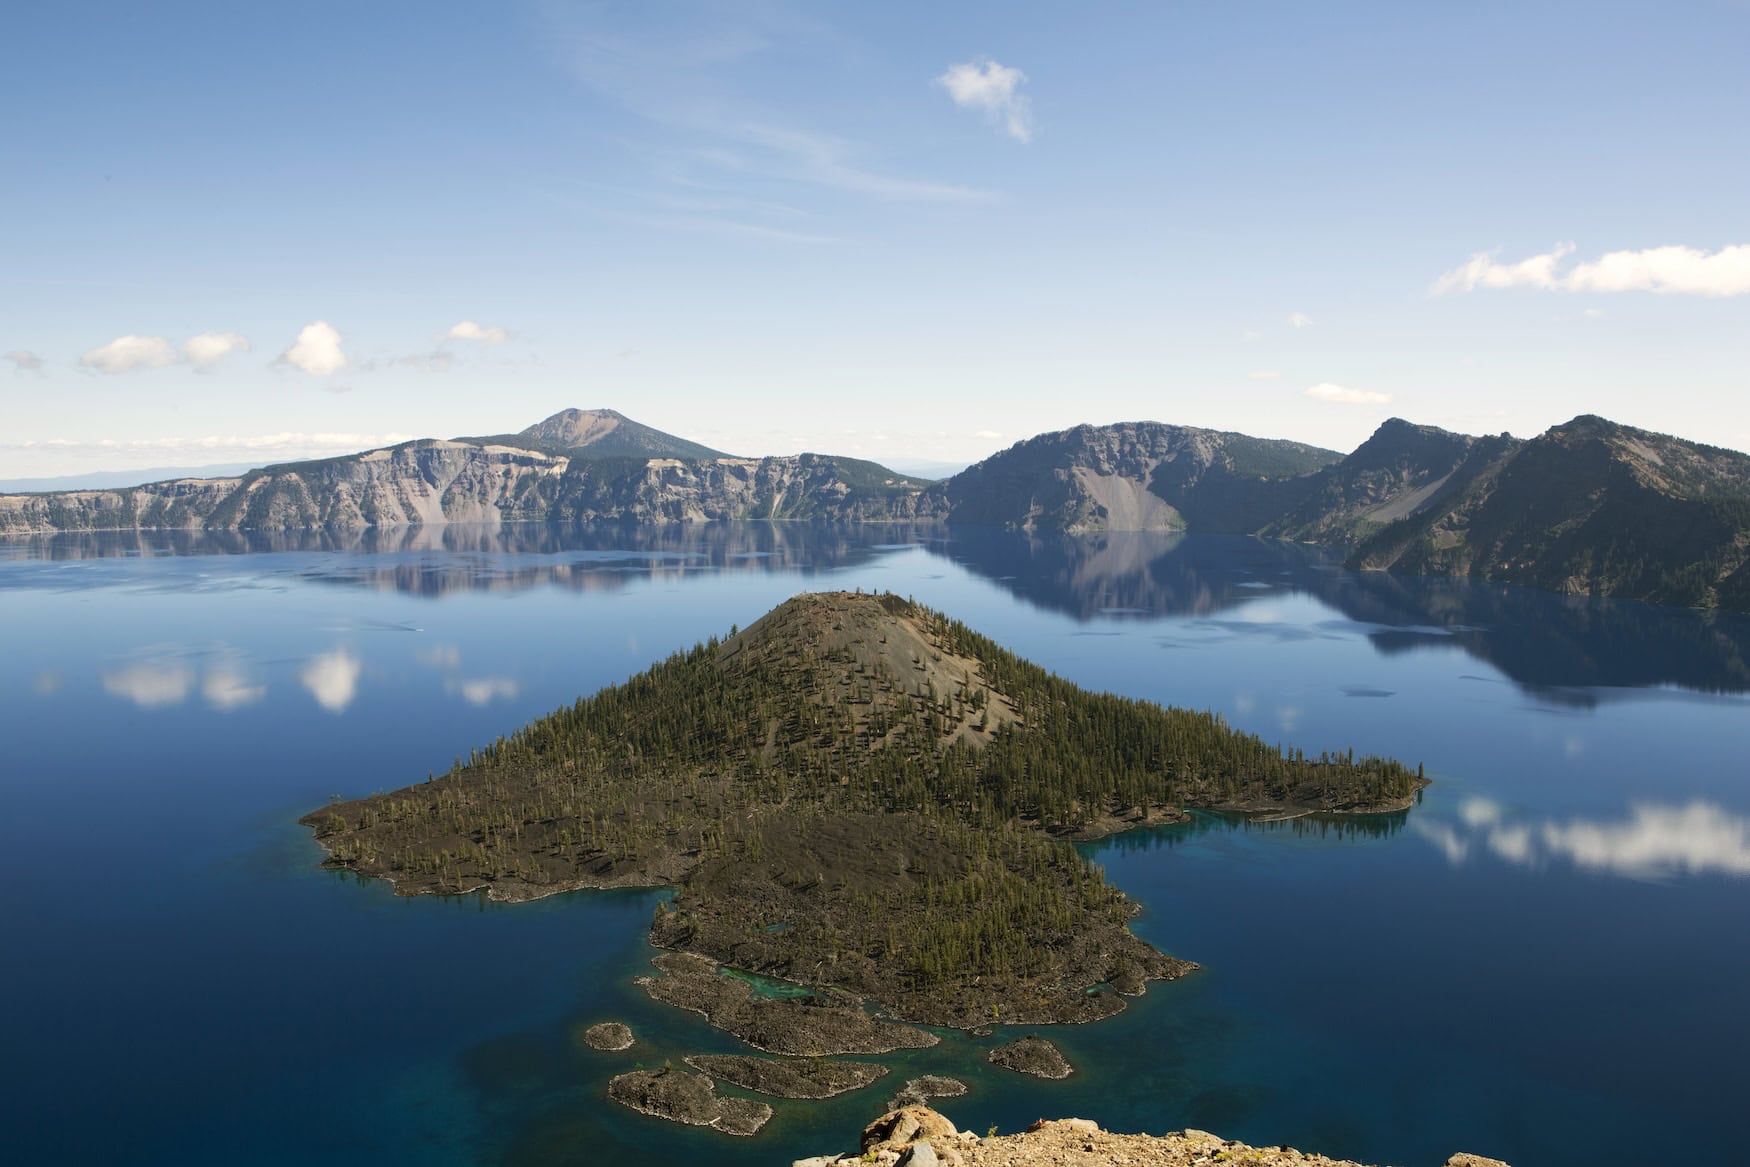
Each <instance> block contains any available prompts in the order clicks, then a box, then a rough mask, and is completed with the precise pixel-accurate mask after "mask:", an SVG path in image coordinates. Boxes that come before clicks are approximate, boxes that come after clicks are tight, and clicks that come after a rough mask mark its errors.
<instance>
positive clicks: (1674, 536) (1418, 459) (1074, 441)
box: [0, 409, 1750, 611]
mask: <svg viewBox="0 0 1750 1167" xmlns="http://www.w3.org/2000/svg"><path fill="white" fill-rule="evenodd" d="M723 519H808V520H813V519H819V520H830V521H878V522H886V521H919V522H948V523H963V524H983V525H988V526H995V527H1008V528H1014V529H1020V530H1040V531H1049V530H1055V531H1068V532H1074V533H1084V532H1090V531H1123V530H1129V531H1173V530H1193V531H1220V532H1230V533H1239V534H1249V535H1260V536H1264V537H1269V538H1278V539H1291V540H1297V541H1301V542H1309V543H1317V544H1320V545H1324V546H1329V547H1336V548H1340V549H1342V550H1343V551H1344V552H1345V553H1346V555H1347V556H1348V565H1349V566H1351V567H1353V568H1357V569H1374V570H1390V571H1399V572H1409V573H1415V574H1450V575H1470V576H1477V577H1481V578H1484V579H1489V580H1498V581H1503V582H1510V583H1519V584H1526V585H1529V586H1534V587H1540V588H1546V589H1550V590H1554V591H1559V592H1566V593H1571V594H1594V595H1612V596H1619V597H1623V598H1629V599H1639V600H1646V601H1650V602H1654V603H1663V604H1676V605H1683V606H1691V607H1720V608H1728V609H1734V610H1739V611H1750V455H1746V454H1742V453H1739V452H1737V451H1733V450H1724V449H1718V448H1715V447H1711V446H1704V445H1701V444H1698V443H1695V442H1688V441H1684V440H1682V439H1680V438H1675V437H1670V436H1667V435H1663V434H1655V433H1651V432H1648V431H1646V430H1639V429H1635V428H1633V427H1630V426H1625V425H1620V424H1618V423H1615V422H1611V421H1608V420H1606V419H1604V418H1600V417H1593V416H1582V417H1578V418H1575V419H1574V420H1573V421H1571V422H1568V423H1566V424H1564V425H1560V426H1556V427H1554V428H1552V429H1551V430H1549V431H1548V432H1546V433H1544V434H1542V435H1541V436H1539V437H1537V438H1533V439H1530V440H1528V441H1527V440H1521V439H1518V438H1514V437H1512V436H1511V435H1508V434H1499V435H1493V436H1484V437H1473V436H1469V435H1465V434H1455V433H1451V432H1448V431H1446V430H1441V429H1438V428H1436V427H1433V426H1422V425H1415V424H1412V423H1410V422H1407V421H1404V420H1402V419H1398V418H1393V419H1391V420H1388V421H1386V422H1385V423H1383V424H1382V425H1381V426H1380V427H1379V429H1378V430H1377V431H1375V432H1374V434H1373V435H1372V436H1371V437H1370V438H1368V440H1367V441H1365V442H1363V443H1362V444H1361V446H1359V447H1358V448H1357V449H1356V450H1355V451H1354V452H1353V453H1351V454H1348V455H1343V454H1339V453H1337V452H1336V451H1333V450H1325V449H1320V448H1319V447H1316V446H1310V445H1305V444H1303V443H1299V442H1292V441H1282V440H1276V439H1265V438H1254V437H1250V436H1248V435H1245V434H1238V433H1230V432H1225V431H1219V430H1208V429H1199V428H1196V427H1191V426H1174V425H1165V424H1162V423H1159V422H1126V423H1121V424H1117V425H1106V426H1092V425H1083V426H1076V427H1075V428H1073V429H1069V430H1063V431H1060V432H1057V433H1049V434H1041V435H1039V436H1037V437H1034V438H1029V439H1027V440H1026V441H1023V442H1018V443H1016V444H1015V445H1014V446H1011V447H1010V448H1008V449H1006V450H1003V451H1000V452H999V453H997V454H994V455H992V456H991V457H989V458H986V459H985V460H984V461H982V462H979V463H977V464H975V465H973V466H970V467H968V468H966V469H965V470H963V471H961V472H960V473H958V474H955V475H953V476H952V477H950V478H947V479H944V480H941V481H939V482H930V481H927V480H925V479H921V478H915V477H911V476H908V475H904V474H900V473H897V472H895V471H893V470H890V469H888V468H886V467H884V466H881V465H879V464H877V463H874V462H867V461H862V460H860V459H855V458H846V457H840V456H835V455H829V454H794V455H785V456H777V457H765V458H736V457H732V456H730V455H726V454H722V453H720V452H718V451H715V450H711V449H709V448H707V447H705V446H701V445H699V444H698V443H695V442H690V441H688V440H687V439H684V438H679V437H676V436H674V435H672V434H666V433H663V432H662V431H660V430H656V429H653V428H651V427H649V426H645V425H642V424H640V423H638V422H635V421H632V420H631V419H630V418H627V417H625V416H624V415H623V414H619V413H616V412H615V411H613V410H606V409H600V410H579V409H568V410H564V411H562V412H560V413H557V414H554V415H553V416H552V417H549V418H547V419H545V420H543V421H541V422H538V423H536V424H535V425H533V426H530V427H528V428H527V429H524V430H522V431H521V432H519V433H516V434H507V435H502V436H496V437H487V438H459V439H455V440H453V441H439V440H434V439H422V440H419V441H413V442H406V443H403V444H401V445H398V446H390V447H387V448H384V449H380V450H371V451H367V452H364V453H361V454H354V455H348V456H345V457H340V458H329V459H325V460H321V461H314V462H294V463H287V464H284V465H278V466H269V467H265V468H263V469H260V470H251V471H249V472H247V473H245V474H243V475H241V476H239V477H235V478H219V479H172V480H168V481H164V482H157V483H149V484H147V485H144V486H138V487H131V488H122V489H111V490H87V491H59V492H54V493H46V494H9V495H0V534H4V533H42V532H51V531H62V530H114V529H130V530H131V529H184V530H201V529H204V530H292V529H306V528H324V527H326V528H357V527H388V526H396V525H424V524H433V523H459V522H498V521H546V522H553V521H558V522H575V521H624V522H637V523H666V522H702V521H712V520H723Z"/></svg>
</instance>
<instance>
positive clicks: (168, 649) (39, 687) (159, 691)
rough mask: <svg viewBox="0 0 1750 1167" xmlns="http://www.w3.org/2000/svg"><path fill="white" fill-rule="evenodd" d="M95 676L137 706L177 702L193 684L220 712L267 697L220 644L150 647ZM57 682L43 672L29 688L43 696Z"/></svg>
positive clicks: (263, 688)
mask: <svg viewBox="0 0 1750 1167" xmlns="http://www.w3.org/2000/svg"><path fill="white" fill-rule="evenodd" d="M198 657H206V658H208V659H207V661H206V663H205V667H204V669H202V670H197V669H196V667H195V664H194V663H193V660H194V658H198ZM98 679H99V680H100V681H101V682H102V684H103V691H104V692H106V693H108V694H109V695H110V696H112V697H119V698H121V699H122V700H124V701H127V702H130V703H132V704H133V705H135V706H138V707H139V708H141V709H162V708H165V707H167V706H172V705H181V704H182V703H183V702H185V701H187V700H188V698H189V696H190V694H192V693H194V692H195V691H196V689H197V687H198V689H199V692H200V695H201V698H202V699H203V700H204V701H206V703H207V704H208V705H210V706H211V707H212V708H214V709H217V710H219V711H221V712H228V711H230V710H233V709H241V708H243V707H244V706H247V705H253V704H255V703H256V702H258V701H260V700H261V699H262V698H263V697H265V696H267V686H266V685H265V684H262V683H260V682H259V681H257V680H256V679H255V678H254V677H253V676H252V675H251V673H250V671H249V669H248V667H247V666H246V665H245V663H244V661H243V659H242V657H241V656H239V655H238V654H237V653H236V652H235V650H233V649H230V648H228V647H226V646H224V645H220V646H218V647H217V648H213V649H205V650H201V649H191V648H185V647H181V646H177V645H158V646H154V647H152V648H149V649H145V650H142V655H140V656H139V658H138V659H135V660H133V661H130V662H128V663H126V664H121V665H117V666H115V667H113V668H108V669H103V670H102V671H101V672H100V673H99V675H98ZM60 684H61V680H60V675H59V674H55V673H44V674H41V675H39V676H38V677H37V680H36V683H35V688H36V691H37V692H38V693H41V694H44V695H49V694H52V693H54V692H56V691H58V690H59V688H60Z"/></svg>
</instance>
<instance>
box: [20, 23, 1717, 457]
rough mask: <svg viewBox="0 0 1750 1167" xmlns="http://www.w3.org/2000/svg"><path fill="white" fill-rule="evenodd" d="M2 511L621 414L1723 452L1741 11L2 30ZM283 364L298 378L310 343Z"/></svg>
mask: <svg viewBox="0 0 1750 1167" xmlns="http://www.w3.org/2000/svg"><path fill="white" fill-rule="evenodd" d="M4 21H5V23H4V31H5V38H4V39H5V42H6V46H7V47H6V50H5V59H6V67H5V69H4V70H0V355H3V358H4V359H0V394H4V403H5V417H6V423H5V425H4V427H3V428H0V476H6V477H22V476H27V475H47V474H58V473H78V472H82V471H87V470H95V469H110V468H123V467H131V466H140V467H146V466H162V465H190V464H201V463H207V462H231V461H243V460H250V459H258V460H261V461H272V460H281V459H284V458H290V457H298V456H307V455H315V454H325V453H332V452H339V451H341V450H345V449H354V448H359V447H360V446H363V445H370V444H376V443H378V442H383V441H389V440H395V439H398V438H402V437H408V436H450V435H456V434H469V433H492V432H503V431H506V430H513V429H519V428H521V427H523V426H525V425H527V424H529V423H531V422H534V421H536V420H538V419H540V418H541V417H544V416H546V415H547V414H550V413H552V412H554V411H556V410H558V409H561V408H564V407H566V406H571V405H577V406H584V407H592V406H607V407H612V408H616V409H619V410H621V411H622V412H624V413H626V414H628V415H630V416H632V417H635V418H637V419H639V420H641V421H645V422H647V423H649V424H652V425H655V426H658V427H660V428H663V429H667V430H671V431H674V432H677V433H681V434H684V435H687V436H689V437H693V438H696V439H698V440H700V441H704V442H706V443H708V444H711V445H714V446H717V447H719V448H722V449H726V450H730V451H733V452H736V453H748V454H763V453H784V452H792V451H796V450H802V449H814V450H826V451H833V452H840V453H851V454H859V455H862V456H865V457H873V458H877V459H893V460H896V461H908V460H909V461H916V460H920V459H939V460H946V461H969V460H972V459H975V458H978V457H982V456H983V455H985V454H988V453H990V452H992V451H994V450H996V449H998V448H1001V447H1003V446H1006V445H1008V444H1010V443H1012V442H1013V441H1015V440H1018V439H1020V438H1023V437H1027V436H1030V435H1031V434H1034V433H1037V432H1040V431H1043V430H1049V429H1058V428H1063V427H1066V426H1069V425H1074V424H1076V423H1079V422H1084V421H1085V422H1096V423H1100V422H1111V421H1119V420H1134V419H1140V418H1151V419H1155V420H1161V421H1169V422H1181V423H1187V424H1195V425H1207V426H1214V427H1219V428H1224V429H1237V430H1242V431H1245V432H1249V433H1255V434H1261V435H1266V436H1278V437H1293V438H1299V439H1302V440H1306V441H1312V442H1317V443H1320V444H1323V445H1327V446H1331V447H1334V448H1338V449H1344V450H1347V449H1350V448H1352V447H1354V446H1355V445H1356V444H1358V443H1359V442H1360V441H1361V440H1363V439H1364V438H1365V437H1366V435H1367V434H1368V433H1370V432H1371V431H1372V429H1373V428H1374V427H1375V426H1376V425H1377V424H1378V423H1379V422H1380V421H1381V420H1383V419H1384V418H1386V417H1388V416H1392V415H1397V416H1403V417H1408V418H1410V419H1412V420H1414V421H1419V422H1427V423H1431V424H1436V425H1441V426H1446V427H1448V428H1452V429H1459V430H1464V431H1467V432H1473V433H1477V432H1499V431H1502V430H1510V431H1512V432H1514V433H1518V434H1522V435H1529V434H1534V433H1537V432H1539V431H1541V430H1542V429H1544V428H1546V427H1548V426H1550V425H1552V424H1555V423H1557V422H1560V421H1564V420H1566V419H1568V418H1569V417H1572V416H1574V415H1576V414H1579V413H1588V412H1590V413H1601V414H1604V415H1606V416H1609V417H1612V418H1615V419H1617V420H1620V421H1624V422H1628V423H1630V424H1634V425H1640V426H1644V427H1646V428H1650V429H1657V430H1663V431H1667V432H1673V433H1677V434H1680V435H1682V436H1685V437H1689V438H1694V439H1697V440H1702V441H1708V442H1712V443H1715V444H1719V445H1728V446H1733V447H1736V448H1739V449H1744V448H1747V447H1750V375H1747V372H1746V371H1747V370H1750V141H1747V139H1750V128H1747V127H1750V85H1746V83H1745V81H1744V61H1745V60H1746V58H1747V54H1750V4H1746V3H1744V2H1743V0H1699V2H1694V3H1673V4H1664V5H1647V4H1620V5H1619V4H1604V3H1596V2H1592V3H1574V4H1566V3H1511V4H1495V3H1467V4H1462V5H1458V4H1454V5H1441V6H1434V5H1415V4H1403V3H1393V4H1365V3H1352V4H1340V5H1310V4H1305V3H1291V4H1289V3H1285V4H1267V3H1209V4H1175V5H1165V4H1160V5H1128V4H1097V3H1089V4H1078V5H1063V4H1021V3H1013V2H1010V3H989V4H955V5H933V4H932V5H924V4H912V3H898V2H896V3H888V4H880V5H849V4H837V5H828V4H802V3H795V4H791V3H775V2H774V3H747V4H696V3H652V2H649V0H645V2H641V3H625V4H619V3H607V4H582V3H558V2H553V3H514V2H513V3H503V4H493V3H465V4H464V3H443V2H432V0H423V2H420V3H365V2H353V3H344V4H341V3H333V4H328V3H303V4H298V5H295V6H294V5H285V4H278V3H271V2H263V3H259V4H235V3H226V4H218V3H212V4H190V3H176V2H174V0H166V2H162V3H156V4H152V5H140V4H133V3H128V4H94V3H79V2H77V0H72V2H67V3H56V4H35V5H27V4H15V5H12V6H10V7H9V8H8V11H7V15H6V17H5V18H4ZM300 338H302V339H301V340H300Z"/></svg>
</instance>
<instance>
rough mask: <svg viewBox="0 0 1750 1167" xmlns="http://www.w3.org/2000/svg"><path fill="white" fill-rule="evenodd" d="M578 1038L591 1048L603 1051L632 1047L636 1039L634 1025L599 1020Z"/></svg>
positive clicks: (618, 1050) (616, 1051) (610, 1051)
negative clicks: (633, 1030)
mask: <svg viewBox="0 0 1750 1167" xmlns="http://www.w3.org/2000/svg"><path fill="white" fill-rule="evenodd" d="M578 1039H579V1040H580V1041H582V1042H583V1044H584V1045H587V1046H588V1047H589V1048H590V1049H593V1050H600V1051H602V1052H603V1053H618V1052H620V1051H621V1050H627V1049H631V1048H632V1045H633V1042H634V1041H636V1038H635V1037H634V1036H633V1034H632V1027H631V1026H629V1025H626V1024H624V1023H623V1022H619V1021H598V1022H596V1023H595V1024H594V1025H591V1026H589V1027H588V1028H586V1029H584V1030H583V1031H582V1032H581V1033H580V1034H578Z"/></svg>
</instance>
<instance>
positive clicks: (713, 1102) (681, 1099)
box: [608, 1066, 772, 1135]
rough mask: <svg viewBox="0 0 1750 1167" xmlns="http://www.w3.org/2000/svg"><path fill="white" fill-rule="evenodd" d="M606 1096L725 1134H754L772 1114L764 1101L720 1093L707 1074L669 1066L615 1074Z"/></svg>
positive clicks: (676, 1120)
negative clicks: (725, 1095)
mask: <svg viewBox="0 0 1750 1167" xmlns="http://www.w3.org/2000/svg"><path fill="white" fill-rule="evenodd" d="M608 1097H609V1098H611V1099H613V1100H614V1101H615V1102H618V1103H619V1104H620V1105H621V1106H627V1107H630V1108H632V1109H633V1110H636V1111H640V1112H641V1113H644V1114H649V1115H654V1116H655V1117H657V1118H666V1119H668V1120H669V1121H670V1122H679V1123H685V1124H686V1125H688V1126H704V1127H712V1128H715V1129H716V1130H720V1131H722V1132H723V1133H724V1134H726V1135H752V1134H755V1133H757V1132H758V1131H759V1129H760V1128H761V1127H762V1126H764V1125H766V1120H768V1119H770V1118H771V1117H772V1108H771V1107H770V1106H769V1105H767V1104H766V1103H764V1102H755V1101H754V1100H753V1099H751V1098H727V1097H719V1096H718V1094H717V1087H716V1083H714V1082H713V1081H712V1080H711V1079H710V1078H709V1077H707V1076H706V1075H704V1074H693V1073H688V1072H687V1071H685V1070H677V1069H675V1068H674V1067H672V1066H664V1067H663V1068H662V1069H660V1070H632V1071H629V1072H628V1073H624V1074H618V1075H616V1076H615V1077H614V1078H613V1079H611V1080H610V1081H609V1082H608Z"/></svg>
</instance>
